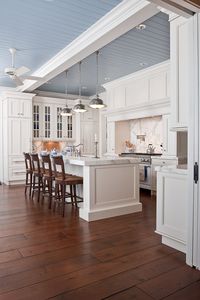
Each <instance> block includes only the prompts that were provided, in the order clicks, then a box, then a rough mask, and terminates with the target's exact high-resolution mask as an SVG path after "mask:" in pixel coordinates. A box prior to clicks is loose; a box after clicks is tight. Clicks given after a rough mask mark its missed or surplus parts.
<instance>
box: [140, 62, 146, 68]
mask: <svg viewBox="0 0 200 300" xmlns="http://www.w3.org/2000/svg"><path fill="white" fill-rule="evenodd" d="M139 65H140V67H146V66H148V63H147V62H140V63H139Z"/></svg>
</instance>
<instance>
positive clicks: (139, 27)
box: [136, 24, 146, 30]
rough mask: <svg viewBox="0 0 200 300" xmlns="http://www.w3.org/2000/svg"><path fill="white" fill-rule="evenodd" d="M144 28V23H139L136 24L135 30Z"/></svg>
mask: <svg viewBox="0 0 200 300" xmlns="http://www.w3.org/2000/svg"><path fill="white" fill-rule="evenodd" d="M145 28H146V25H145V24H139V25H138V26H136V29H137V30H144V29H145Z"/></svg>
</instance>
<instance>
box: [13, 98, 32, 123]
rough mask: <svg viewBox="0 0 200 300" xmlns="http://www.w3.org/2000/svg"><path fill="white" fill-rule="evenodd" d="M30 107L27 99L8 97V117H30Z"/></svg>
mask: <svg viewBox="0 0 200 300" xmlns="http://www.w3.org/2000/svg"><path fill="white" fill-rule="evenodd" d="M31 112H32V108H31V106H30V102H29V101H28V100H20V99H12V98H11V99H10V100H9V102H8V117H17V118H31Z"/></svg>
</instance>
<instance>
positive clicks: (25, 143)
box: [20, 118, 32, 154]
mask: <svg viewBox="0 0 200 300" xmlns="http://www.w3.org/2000/svg"><path fill="white" fill-rule="evenodd" d="M20 141H21V149H20V152H21V153H20V154H22V153H23V152H30V151H31V146H32V132H31V119H23V118H22V119H21V120H20Z"/></svg>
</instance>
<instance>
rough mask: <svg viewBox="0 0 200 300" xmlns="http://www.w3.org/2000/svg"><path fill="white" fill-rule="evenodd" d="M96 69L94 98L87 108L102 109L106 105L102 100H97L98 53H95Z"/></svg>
mask: <svg viewBox="0 0 200 300" xmlns="http://www.w3.org/2000/svg"><path fill="white" fill-rule="evenodd" d="M96 67H97V75H96V76H97V82H96V97H95V98H94V99H92V100H91V101H90V104H89V106H90V107H92V108H97V109H98V108H103V107H105V106H106V105H105V104H104V103H103V100H102V99H100V98H99V95H98V84H99V51H96Z"/></svg>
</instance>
